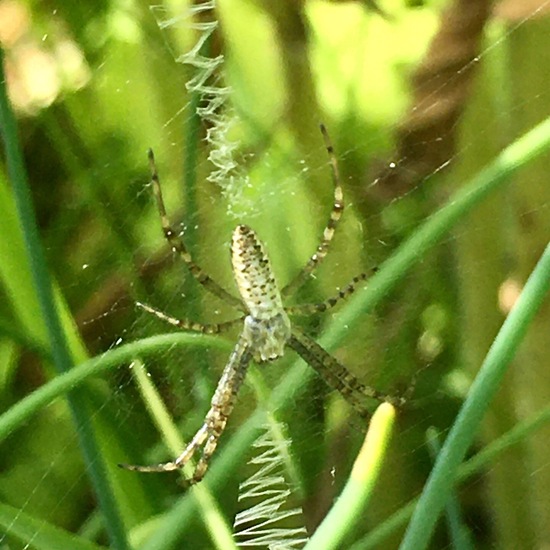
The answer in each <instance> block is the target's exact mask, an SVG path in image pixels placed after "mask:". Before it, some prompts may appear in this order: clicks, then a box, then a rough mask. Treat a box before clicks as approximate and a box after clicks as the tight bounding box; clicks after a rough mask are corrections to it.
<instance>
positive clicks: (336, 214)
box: [281, 124, 344, 297]
mask: <svg viewBox="0 0 550 550" xmlns="http://www.w3.org/2000/svg"><path fill="white" fill-rule="evenodd" d="M320 128H321V133H322V134H323V138H324V140H325V147H326V149H327V153H328V156H329V160H330V165H331V168H332V181H333V183H334V204H333V206H332V211H331V213H330V218H329V219H328V222H327V225H326V227H325V230H324V231H323V240H322V241H321V244H319V246H318V247H317V250H316V251H315V253H314V254H313V255H312V256H311V258H310V259H309V261H308V262H307V264H306V265H305V266H304V268H303V269H302V271H300V273H298V275H297V276H296V277H295V278H294V279H293V280H292V281H291V282H290V283H289V284H287V285H286V286H285V287H284V288H283V290H282V292H281V294H282V295H283V297H285V296H289V295H290V294H292V293H293V292H294V291H295V290H297V289H298V288H299V287H300V286H302V285H303V284H304V283H305V282H306V280H307V278H308V277H309V276H310V275H311V273H312V272H313V270H314V269H315V268H316V267H317V266H318V265H319V264H320V263H321V262H322V261H323V259H324V258H325V256H326V255H327V252H328V248H329V245H330V242H331V241H332V237H334V232H335V231H336V227H337V225H338V222H339V221H340V218H341V217H342V213H343V212H344V193H343V191H342V185H341V183H340V182H341V180H340V171H339V169H338V160H337V159H336V155H335V154H334V147H333V146H332V142H331V141H330V137H329V135H328V132H327V129H326V128H325V126H324V124H321V125H320Z"/></svg>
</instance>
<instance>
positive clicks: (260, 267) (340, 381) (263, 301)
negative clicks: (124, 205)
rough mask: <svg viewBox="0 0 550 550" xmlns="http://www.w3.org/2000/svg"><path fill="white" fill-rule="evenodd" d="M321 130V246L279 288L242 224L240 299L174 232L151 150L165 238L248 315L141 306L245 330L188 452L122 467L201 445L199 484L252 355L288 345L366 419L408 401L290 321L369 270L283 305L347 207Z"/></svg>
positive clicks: (237, 263)
mask: <svg viewBox="0 0 550 550" xmlns="http://www.w3.org/2000/svg"><path fill="white" fill-rule="evenodd" d="M321 131H322V134H323V137H324V140H325V145H326V149H327V152H328V154H329V159H330V163H331V167H332V179H333V184H334V204H333V208H332V211H331V214H330V218H329V221H328V223H327V226H326V228H325V230H324V232H323V239H322V241H321V244H320V245H319V246H318V247H317V249H316V251H315V253H314V254H313V255H312V256H311V258H310V259H309V261H308V262H307V263H306V265H305V267H304V268H303V269H302V270H301V271H300V272H299V274H298V275H297V276H296V278H295V279H294V280H293V281H291V282H290V283H289V284H288V285H287V286H286V287H285V288H284V289H283V290H282V291H279V288H278V286H277V284H276V282H275V277H274V275H273V271H272V269H271V264H270V260H269V257H268V256H267V253H266V250H265V247H264V245H263V243H262V242H261V241H260V239H259V238H258V236H257V235H256V233H255V232H254V231H253V230H252V229H251V228H250V227H248V226H246V225H238V226H237V227H236V228H235V230H234V231H233V236H232V240H231V263H232V270H233V276H234V278H235V282H236V285H237V289H238V291H239V294H240V298H236V297H235V296H233V295H232V294H230V293H228V292H227V291H226V290H224V289H223V288H222V287H221V286H220V285H218V283H216V282H215V281H214V280H213V279H212V278H210V277H209V276H208V275H206V274H205V273H204V272H203V271H202V269H201V268H200V267H199V266H198V265H197V264H195V263H194V261H193V259H192V258H191V255H190V254H189V252H188V251H187V248H186V247H185V244H184V242H183V241H182V239H181V236H180V235H177V234H176V233H175V231H174V230H173V229H172V227H171V225H170V222H169V220H168V217H167V215H166V209H165V207H164V201H163V198H162V192H161V188H160V182H159V178H158V174H157V169H156V166H155V160H154V156H153V153H152V151H150V152H149V162H150V166H151V173H152V178H151V183H152V186H153V192H154V195H155V199H156V203H157V208H158V211H159V215H160V219H161V224H162V228H163V231H164V235H165V237H166V240H167V241H168V242H169V244H170V246H171V248H172V250H173V251H174V253H177V254H178V255H179V256H180V257H181V258H182V260H183V261H184V262H185V263H186V264H187V266H188V267H189V270H190V271H191V273H192V275H193V276H194V277H195V278H196V279H197V280H198V281H199V283H201V284H202V285H203V286H204V287H205V288H206V289H207V290H208V291H210V292H211V293H213V294H214V295H216V296H218V297H219V298H221V299H222V300H224V301H225V302H226V303H228V304H230V305H233V306H235V307H236V308H237V309H239V310H240V311H242V312H243V313H244V315H242V316H241V317H239V318H237V319H235V320H233V321H228V322H226V323H221V324H216V325H202V324H200V323H195V322H193V321H189V320H185V319H176V318H174V317H171V316H169V315H167V314H165V313H163V312H162V311H160V310H157V309H156V308H153V307H151V306H148V305H145V304H138V305H139V306H140V307H141V308H143V309H144V310H145V311H147V312H148V313H151V314H153V315H155V316H156V317H158V318H159V319H161V320H162V321H164V322H167V323H169V324H171V325H173V326H176V327H178V328H182V329H184V330H191V331H197V332H203V333H209V334H214V333H219V332H222V331H223V330H225V329H227V328H229V327H230V326H232V325H234V324H235V323H238V322H242V323H243V328H242V331H241V334H240V336H239V339H238V341H237V344H236V346H235V348H234V349H233V352H232V353H231V355H230V357H229V360H228V362H227V365H226V366H225V368H224V371H223V374H222V376H221V378H220V380H219V382H218V385H217V387H216V390H215V392H214V396H213V397H212V401H211V403H210V410H209V411H208V413H207V414H206V417H205V419H204V423H203V424H202V426H201V427H200V428H199V430H198V431H197V433H196V434H195V436H194V437H193V438H192V440H191V441H190V442H189V443H188V444H187V446H186V447H185V449H184V450H183V452H182V453H181V454H180V455H179V456H178V457H177V458H176V459H175V460H173V461H170V462H165V463H162V464H154V465H150V466H138V465H130V464H120V466H121V467H122V468H126V469H128V470H133V471H138V472H169V471H174V470H178V469H180V468H183V467H184V466H185V464H187V462H189V460H190V459H191V458H192V456H193V455H194V454H195V453H196V452H197V451H198V450H199V449H201V448H202V454H201V457H200V458H199V461H198V462H197V465H196V467H195V470H194V473H193V476H192V477H191V479H189V480H188V482H189V483H190V484H193V483H198V482H199V481H200V480H201V479H202V478H203V477H204V475H205V473H206V471H207V469H208V465H209V462H210V459H211V457H212V455H213V453H214V451H215V449H216V447H217V445H218V441H219V439H220V437H221V435H222V433H223V431H224V429H225V426H226V424H227V421H228V418H229V416H230V414H231V412H232V410H233V407H234V405H235V402H236V399H237V393H238V391H239V389H240V387H241V385H242V383H243V380H244V378H245V375H246V372H247V369H248V366H249V364H250V361H251V360H254V361H255V362H256V363H259V364H261V363H266V362H269V361H273V360H275V359H277V358H279V357H282V356H283V354H284V351H285V348H286V346H289V347H290V348H292V349H293V350H294V351H295V352H297V353H298V354H299V355H300V356H301V357H302V358H303V359H304V360H305V361H306V362H307V363H308V364H309V365H310V366H312V367H313V368H314V369H316V370H317V372H318V373H319V374H320V375H321V376H322V377H323V378H324V380H325V381H326V383H327V384H328V385H329V386H331V387H332V388H334V389H335V390H337V391H339V392H340V393H341V395H342V396H343V397H344V398H345V399H346V400H347V401H348V402H349V403H350V404H351V405H352V406H353V407H354V409H355V410H356V411H357V412H358V413H359V414H360V415H361V416H366V415H367V414H368V412H367V409H366V408H365V400H366V399H368V398H372V399H375V400H378V401H387V402H390V403H392V404H394V405H396V406H401V405H402V404H403V402H404V399H403V398H396V397H392V396H391V395H387V394H384V393H381V392H379V391H377V390H375V389H374V388H371V387H369V386H366V385H364V384H362V383H361V382H360V381H359V380H358V379H357V378H356V377H355V376H354V375H353V374H352V373H351V372H349V371H348V370H347V369H346V367H344V366H343V365H342V364H341V363H339V362H338V361H337V360H336V359H335V358H334V357H332V356H331V355H330V354H329V353H327V352H326V351H325V350H324V349H323V348H322V347H321V346H320V345H319V344H317V343H316V342H315V341H313V340H312V339H311V338H309V337H308V336H306V335H305V334H304V333H303V332H302V331H301V330H299V329H298V328H296V327H293V326H292V325H291V322H290V319H289V315H294V314H297V315H309V314H313V313H316V312H323V311H326V310H327V309H330V308H332V307H334V306H335V305H336V304H337V303H339V302H340V301H341V300H343V299H345V298H346V297H347V296H349V295H350V294H352V293H353V292H354V290H355V287H356V285H357V283H359V282H361V281H363V280H365V279H366V278H367V277H368V275H367V274H365V273H362V274H360V275H358V276H357V277H355V278H354V279H353V280H352V282H351V283H350V284H349V285H347V286H346V287H344V288H343V289H342V290H340V291H339V292H338V293H337V294H336V295H335V296H333V297H331V298H329V299H328V300H325V301H324V302H322V303H320V304H303V305H298V306H291V307H288V308H285V307H284V305H283V296H287V295H289V294H291V292H292V291H294V290H296V289H297V288H299V287H300V286H301V285H302V284H303V283H305V281H306V280H307V278H308V277H309V276H310V275H311V274H312V273H313V271H314V270H315V268H316V267H317V266H318V265H319V263H320V262H321V261H322V260H323V259H324V258H325V256H326V255H327V252H328V249H329V245H330V242H331V241H332V238H333V236H334V232H335V230H336V227H337V225H338V222H339V220H340V217H341V215H342V212H343V209H344V202H343V193H342V187H341V185H340V177H339V173H338V163H337V160H336V157H335V155H334V152H333V148H332V144H331V142H330V139H329V136H328V133H327V131H326V129H325V127H324V126H321Z"/></svg>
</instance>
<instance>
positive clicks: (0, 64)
mask: <svg viewBox="0 0 550 550" xmlns="http://www.w3.org/2000/svg"><path fill="white" fill-rule="evenodd" d="M5 82H6V79H5V75H4V55H3V51H2V50H1V49H0V129H1V132H2V138H3V141H4V147H5V151H6V164H7V168H8V174H9V177H10V179H11V183H12V186H13V193H14V197H15V203H16V208H17V211H18V215H19V220H20V223H21V227H22V230H23V237H24V243H25V249H26V253H27V255H28V259H29V265H30V269H31V275H32V279H33V284H34V287H35V291H36V294H37V297H38V302H39V304H40V310H41V313H42V316H43V319H44V323H45V325H46V330H47V335H48V341H49V347H50V350H51V354H52V357H53V360H54V365H55V367H56V369H57V370H58V371H59V372H61V373H63V372H67V371H69V370H70V369H71V367H72V360H71V356H70V353H69V347H68V343H67V339H66V337H65V334H64V331H63V330H62V326H61V321H60V318H59V316H58V312H57V309H56V305H55V298H54V293H53V288H52V283H51V280H50V276H49V273H48V269H47V263H46V258H45V255H44V251H43V248H42V245H41V243H40V237H39V233H38V226H37V223H36V219H35V216H34V212H33V207H32V199H31V194H30V189H29V184H28V181H27V175H26V172H25V168H24V162H23V155H22V153H21V150H20V147H19V140H18V135H17V125H16V121H15V117H14V115H13V112H12V110H11V108H10V104H9V101H8V98H7V93H6V88H5ZM68 400H69V406H70V409H71V412H72V416H73V419H74V423H75V425H76V428H77V433H78V438H79V441H80V446H81V448H82V452H83V455H84V458H85V461H86V464H87V472H89V474H90V478H91V481H92V484H93V486H94V488H95V492H96V495H97V497H98V499H99V502H100V504H101V508H102V511H103V514H104V518H105V526H106V528H107V531H108V532H109V535H110V537H111V541H112V543H113V547H114V548H118V549H121V550H122V549H125V548H128V544H127V542H126V533H125V529H124V526H123V523H122V519H121V517H120V515H119V511H118V506H117V503H116V500H115V498H114V495H113V493H112V491H111V487H110V485H109V482H108V480H107V476H106V472H105V470H104V467H103V465H102V463H101V456H100V453H99V450H98V445H97V443H96V441H95V437H94V433H93V429H92V426H91V423H90V420H89V413H88V411H87V409H86V406H85V405H84V402H85V401H84V400H82V399H78V398H77V396H76V395H75V394H74V393H73V394H72V395H69V396H68Z"/></svg>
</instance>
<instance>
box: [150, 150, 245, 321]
mask: <svg viewBox="0 0 550 550" xmlns="http://www.w3.org/2000/svg"><path fill="white" fill-rule="evenodd" d="M148 157H149V166H150V167H151V184H152V186H153V193H154V195H155V201H156V203H157V209H158V212H159V216H160V221H161V225H162V230H163V232H164V236H165V238H166V240H167V241H168V243H169V244H170V247H171V248H172V250H173V251H174V252H176V253H177V254H179V256H180V258H181V259H182V260H183V261H184V262H185V264H186V265H187V267H188V268H189V271H190V272H191V274H192V275H193V277H195V279H197V281H198V282H199V283H200V284H201V285H202V286H204V288H206V290H208V291H209V292H211V293H212V294H214V295H215V296H217V297H218V298H220V299H221V300H223V301H224V302H226V303H227V304H229V305H231V306H234V307H236V308H237V309H239V310H241V311H245V312H246V310H245V309H244V306H243V304H242V303H241V301H240V300H239V299H238V298H236V297H235V296H233V295H232V294H230V293H229V292H227V291H226V290H225V289H224V288H222V287H221V286H220V285H219V284H218V283H217V282H216V281H214V280H213V279H212V278H211V277H210V276H209V275H207V274H206V273H205V272H204V271H203V270H202V269H201V267H199V265H197V264H196V263H195V262H194V261H193V258H192V257H191V254H190V253H189V251H188V250H187V247H186V246H185V244H184V242H183V240H182V239H181V237H180V236H179V235H178V234H177V233H176V232H175V231H174V230H173V229H172V226H171V225H170V220H169V219H168V215H167V214H166V207H165V206H164V199H163V197H162V190H161V187H160V179H159V175H158V171H157V165H156V163H155V155H154V153H153V150H152V149H149V151H148Z"/></svg>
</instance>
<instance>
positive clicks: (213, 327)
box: [136, 302, 243, 334]
mask: <svg viewBox="0 0 550 550" xmlns="http://www.w3.org/2000/svg"><path fill="white" fill-rule="evenodd" d="M136 306H138V307H140V308H141V309H143V310H144V311H146V312H147V313H151V314H152V315H154V316H155V317H158V318H159V319H160V320H161V321H164V322H165V323H169V324H170V325H173V326H175V327H178V328H181V329H184V330H191V331H193V332H202V333H203V334H219V333H220V332H224V331H226V330H228V329H230V328H231V327H232V326H234V325H235V324H236V323H238V322H239V321H242V320H243V317H239V318H238V319H232V320H231V321H226V322H225V323H217V324H208V325H206V324H203V323H196V322H195V321H190V320H189V319H176V318H175V317H171V316H170V315H167V314H166V313H164V312H163V311H160V309H157V308H155V307H152V306H149V305H147V304H143V303H141V302H136Z"/></svg>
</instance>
